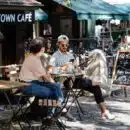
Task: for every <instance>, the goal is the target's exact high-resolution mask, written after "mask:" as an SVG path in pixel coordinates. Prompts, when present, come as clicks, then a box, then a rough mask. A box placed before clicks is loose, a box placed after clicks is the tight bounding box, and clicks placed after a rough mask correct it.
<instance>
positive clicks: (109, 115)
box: [102, 110, 115, 120]
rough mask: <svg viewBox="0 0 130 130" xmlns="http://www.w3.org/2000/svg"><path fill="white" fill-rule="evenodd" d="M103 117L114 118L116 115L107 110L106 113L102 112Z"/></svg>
mask: <svg viewBox="0 0 130 130" xmlns="http://www.w3.org/2000/svg"><path fill="white" fill-rule="evenodd" d="M102 119H103V120H105V119H109V120H114V119H115V116H114V115H112V114H111V113H110V112H109V111H108V110H106V111H105V113H103V114H102Z"/></svg>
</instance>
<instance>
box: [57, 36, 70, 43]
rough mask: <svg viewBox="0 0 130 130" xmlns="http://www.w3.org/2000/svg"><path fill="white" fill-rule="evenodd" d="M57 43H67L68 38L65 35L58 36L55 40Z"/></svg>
mask: <svg viewBox="0 0 130 130" xmlns="http://www.w3.org/2000/svg"><path fill="white" fill-rule="evenodd" d="M57 41H68V42H69V38H68V37H67V36H66V35H60V36H59V37H58V38H57Z"/></svg>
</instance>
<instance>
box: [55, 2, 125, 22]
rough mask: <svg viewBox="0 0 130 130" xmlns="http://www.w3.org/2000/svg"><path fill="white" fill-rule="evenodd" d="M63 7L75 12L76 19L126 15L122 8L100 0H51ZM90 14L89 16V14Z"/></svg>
mask: <svg viewBox="0 0 130 130" xmlns="http://www.w3.org/2000/svg"><path fill="white" fill-rule="evenodd" d="M53 1H55V2H57V3H59V4H61V5H63V6H65V7H68V8H70V9H72V10H73V11H75V12H76V13H77V19H79V20H85V19H91V18H92V17H95V18H96V19H98V17H99V18H102V19H105V18H107V19H108V17H109V18H110V17H111V18H113V16H114V17H120V19H121V17H122V16H124V15H127V13H126V12H125V11H124V10H121V9H119V8H116V6H113V5H110V4H109V3H106V2H104V1H102V0H93V1H92V2H91V1H90V0H68V2H66V1H65V0H53ZM90 15H91V16H90Z"/></svg>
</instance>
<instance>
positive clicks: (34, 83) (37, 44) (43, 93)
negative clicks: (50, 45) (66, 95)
mask: <svg viewBox="0 0 130 130" xmlns="http://www.w3.org/2000/svg"><path fill="white" fill-rule="evenodd" d="M44 50H45V40H44V39H41V38H36V39H33V40H32V41H31V46H30V53H31V54H30V55H29V56H28V57H26V58H25V60H24V62H23V65H22V68H21V71H20V75H19V79H20V81H22V82H28V83H29V86H28V87H26V88H23V89H22V92H24V93H26V94H29V95H32V96H37V97H41V98H48V97H50V98H54V99H57V100H59V101H61V102H62V101H63V94H62V91H61V87H60V85H59V84H57V83H54V80H53V79H52V78H51V75H50V74H49V73H48V72H47V71H46V69H45V68H44V67H43V66H42V63H41V60H40V56H41V55H42V54H43V52H44Z"/></svg>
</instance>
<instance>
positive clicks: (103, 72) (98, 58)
mask: <svg viewBox="0 0 130 130" xmlns="http://www.w3.org/2000/svg"><path fill="white" fill-rule="evenodd" d="M85 73H86V75H85V77H84V78H77V79H76V80H75V83H74V86H76V85H77V84H78V86H77V87H81V88H82V89H84V90H87V91H89V92H91V93H93V94H94V97H95V101H96V103H97V104H98V105H99V108H100V110H101V117H102V119H106V118H107V119H114V116H113V115H112V114H111V113H110V112H109V111H108V110H107V109H106V105H105V103H104V98H103V96H102V91H101V88H100V85H104V86H108V85H107V65H106V56H105V54H104V52H103V51H102V50H99V49H95V50H93V51H91V52H90V53H89V56H88V63H87V67H86V69H85Z"/></svg>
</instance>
